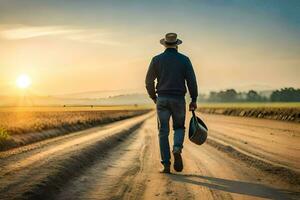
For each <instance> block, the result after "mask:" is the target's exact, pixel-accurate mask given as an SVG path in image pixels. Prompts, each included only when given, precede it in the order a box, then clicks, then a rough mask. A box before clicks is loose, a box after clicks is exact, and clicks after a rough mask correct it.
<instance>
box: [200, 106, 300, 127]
mask: <svg viewBox="0 0 300 200" xmlns="http://www.w3.org/2000/svg"><path fill="white" fill-rule="evenodd" d="M198 110H199V111H200V112H203V113H209V114H222V115H231V116H240V117H255V118H265V119H275V120H283V121H291V122H297V123H299V122H300V103H207V104H200V105H199V108H198Z"/></svg>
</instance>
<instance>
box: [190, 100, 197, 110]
mask: <svg viewBox="0 0 300 200" xmlns="http://www.w3.org/2000/svg"><path fill="white" fill-rule="evenodd" d="M189 108H190V111H192V110H196V109H197V103H196V102H191V103H190V106H189Z"/></svg>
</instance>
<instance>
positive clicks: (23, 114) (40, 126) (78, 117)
mask: <svg viewBox="0 0 300 200" xmlns="http://www.w3.org/2000/svg"><path fill="white" fill-rule="evenodd" d="M148 110H149V109H148V108H147V107H145V106H143V107H142V106H107V107H103V106H102V107H2V108H0V149H1V147H2V148H3V147H5V146H7V145H8V144H9V145H8V146H16V145H17V144H15V143H16V140H20V139H21V141H22V142H21V143H31V142H33V140H34V141H36V140H40V139H44V138H43V135H45V134H43V133H41V132H43V131H48V130H53V129H56V130H58V131H56V133H55V134H50V135H49V137H52V136H56V135H60V133H62V132H63V133H65V132H72V131H73V130H81V129H84V128H89V127H93V126H96V125H100V124H106V123H109V122H113V121H118V120H122V119H126V118H130V117H134V116H137V115H140V114H143V113H145V112H147V111H148ZM27 134H28V135H27ZM29 135H31V136H29ZM37 135H41V137H37ZM32 136H34V137H32ZM27 137H29V139H28V138H27ZM25 138H26V139H27V140H26V141H27V142H24V141H23V139H25ZM30 138H32V139H30ZM33 138H35V139H33ZM12 144H13V145H12ZM19 145H20V144H19ZM19 145H17V146H19Z"/></svg>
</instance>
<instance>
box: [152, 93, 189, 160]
mask: <svg viewBox="0 0 300 200" xmlns="http://www.w3.org/2000/svg"><path fill="white" fill-rule="evenodd" d="M156 109H157V116H158V120H157V121H158V129H159V147H160V155H161V163H162V164H163V165H169V164H170V157H171V156H170V144H169V132H170V128H169V121H170V117H171V116H172V120H173V130H174V139H173V140H174V145H173V153H181V149H182V148H183V141H184V131H185V127H184V121H185V99H184V97H182V98H178V97H158V98H157V102H156Z"/></svg>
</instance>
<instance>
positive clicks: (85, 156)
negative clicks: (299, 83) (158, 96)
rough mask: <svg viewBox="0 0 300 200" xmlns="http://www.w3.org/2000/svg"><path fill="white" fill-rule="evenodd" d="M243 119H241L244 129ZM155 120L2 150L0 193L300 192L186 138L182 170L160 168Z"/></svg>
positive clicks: (189, 195) (217, 195)
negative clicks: (162, 170)
mask: <svg viewBox="0 0 300 200" xmlns="http://www.w3.org/2000/svg"><path fill="white" fill-rule="evenodd" d="M151 115H152V116H151ZM204 117H205V119H206V120H207V122H208V125H209V128H211V129H212V131H213V129H214V128H213V127H214V125H216V126H217V125H219V123H221V122H220V121H218V122H216V123H214V120H213V116H204ZM223 118H224V119H223V120H225V121H226V120H227V119H229V118H228V117H223ZM218 120H222V119H218ZM241 120H242V121H243V120H244V119H241ZM143 121H144V123H143V124H141V122H143ZM216 121H217V119H216ZM229 121H231V120H229ZM242 121H240V118H235V122H236V124H238V127H239V128H240V129H242V128H241V125H240V124H239V123H242V124H243V123H244V122H242ZM245 123H246V122H245ZM265 123H266V122H265ZM265 123H262V125H264V124H265ZM270 123H271V122H270ZM272 123H273V121H272ZM274 123H276V122H274ZM156 126H157V125H156V118H155V117H153V113H152V114H151V113H150V114H147V115H144V116H140V117H136V118H133V119H128V120H124V121H122V122H117V123H112V124H111V125H109V126H104V127H101V128H93V129H90V130H87V131H81V132H78V133H74V134H72V135H68V136H64V137H61V138H55V139H52V140H50V141H44V142H42V143H38V144H34V145H31V146H28V147H23V148H22V149H15V150H13V151H12V150H11V151H10V152H6V153H2V154H1V155H0V156H2V157H1V168H0V169H1V171H0V177H1V181H0V199H14V198H15V199H21V198H25V199H26V198H33V197H34V198H36V199H38V198H40V199H299V198H300V194H299V190H300V186H299V185H291V184H289V183H287V182H284V181H282V180H281V179H278V177H277V176H272V175H271V174H269V173H265V172H263V171H261V170H259V169H257V168H255V167H251V166H249V165H248V164H247V163H244V162H242V161H240V160H239V159H235V158H233V157H231V156H229V155H228V153H226V152H222V151H219V150H217V149H216V148H214V147H212V146H211V145H208V144H204V145H202V146H196V145H194V144H192V143H190V142H189V141H188V140H186V142H185V146H184V151H183V157H184V166H185V168H184V170H183V172H181V173H176V172H174V171H172V174H170V175H166V174H160V173H158V170H159V168H160V167H161V166H160V162H159V161H160V158H159V149H158V137H157V130H156ZM232 126H233V125H232ZM247 126H248V128H250V127H251V128H252V129H253V131H252V132H255V129H258V130H260V128H259V127H260V126H259V124H255V125H251V124H247ZM269 126H270V127H276V126H277V124H274V125H272V124H269ZM132 127H134V128H132ZM286 127H290V126H289V125H286ZM233 129H234V128H233ZM238 130H239V129H238ZM276 130H278V128H276ZM280 130H281V129H279V131H278V132H277V133H276V134H285V131H284V130H286V128H285V129H284V130H282V131H281V132H280ZM224 132H226V133H227V131H224V130H223V131H222V132H221V133H223V134H224V135H226V133H224ZM246 132H247V131H246ZM252 132H251V133H252ZM237 133H238V134H239V133H240V132H237ZM295 134H298V133H295ZM212 135H214V133H212ZM242 137H244V136H240V138H242ZM249 137H250V136H249ZM170 138H171V137H170ZM219 139H222V138H219ZM291 146H292V145H291ZM249 152H252V150H251V151H250V150H249ZM286 160H287V162H286V163H292V162H288V161H289V159H286ZM275 161H276V159H275Z"/></svg>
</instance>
